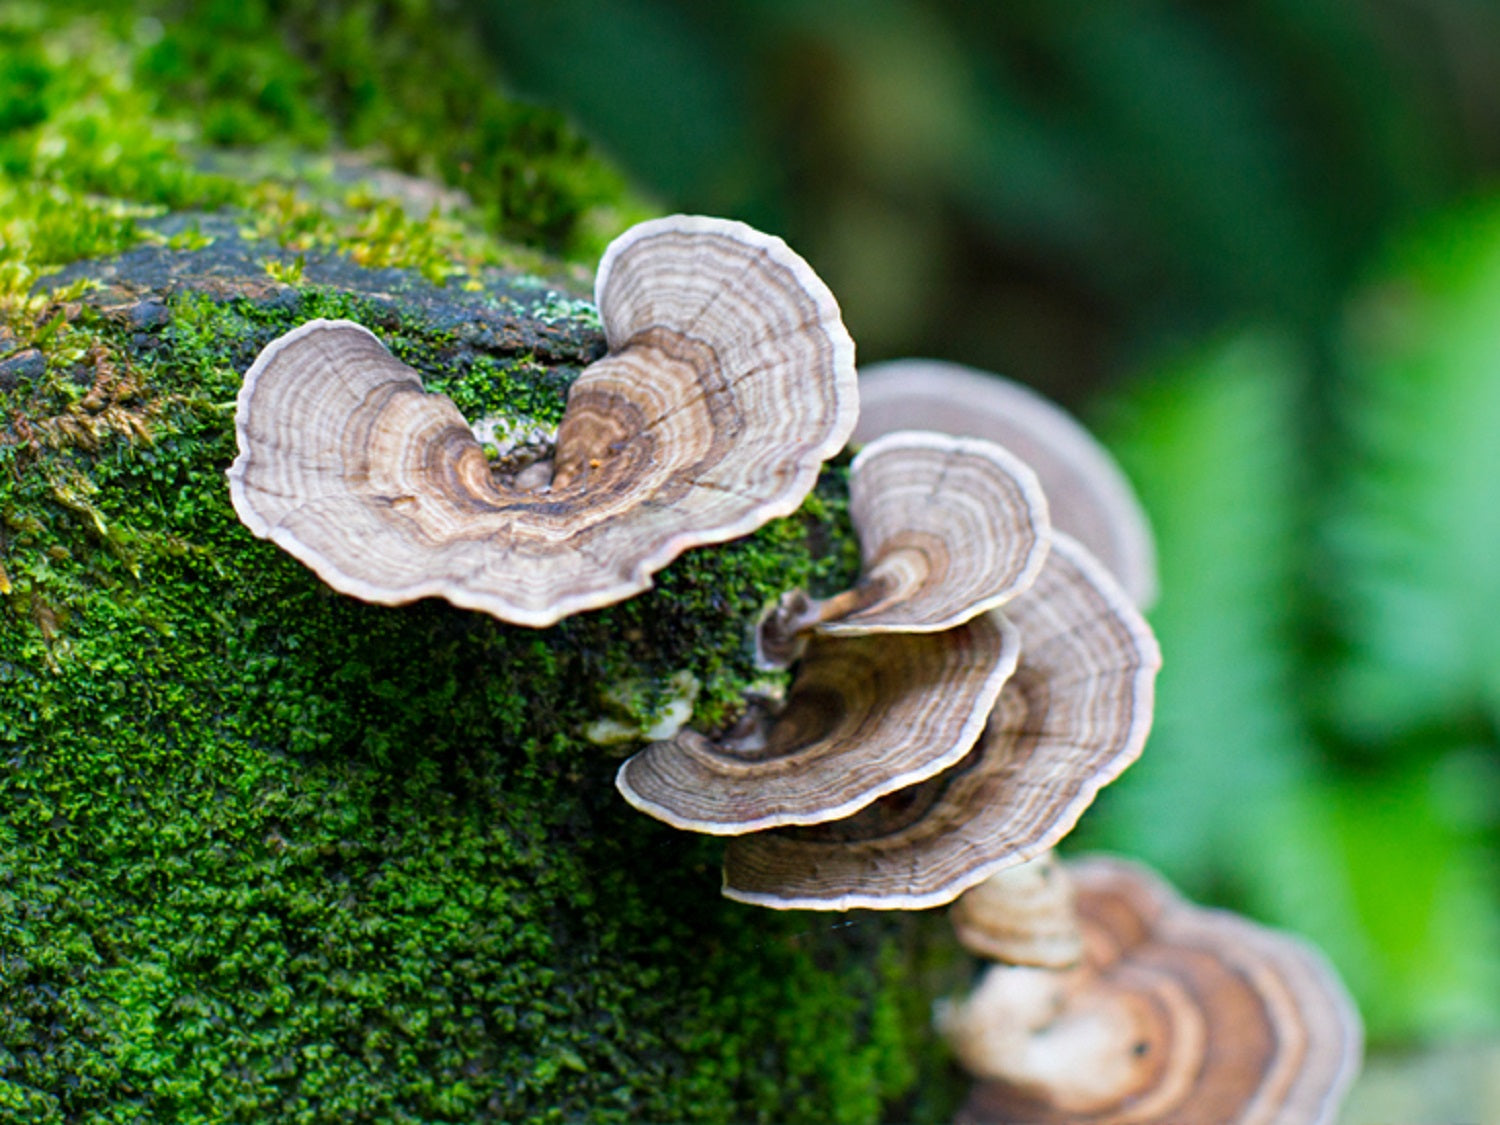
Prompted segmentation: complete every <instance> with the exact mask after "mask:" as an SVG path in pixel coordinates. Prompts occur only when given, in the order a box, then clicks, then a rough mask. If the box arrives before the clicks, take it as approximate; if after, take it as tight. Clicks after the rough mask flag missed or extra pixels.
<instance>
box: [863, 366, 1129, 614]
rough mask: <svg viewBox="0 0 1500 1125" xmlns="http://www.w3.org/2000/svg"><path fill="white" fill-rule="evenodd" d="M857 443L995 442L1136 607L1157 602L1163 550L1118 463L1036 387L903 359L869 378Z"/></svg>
mask: <svg viewBox="0 0 1500 1125" xmlns="http://www.w3.org/2000/svg"><path fill="white" fill-rule="evenodd" d="M859 393H860V418H859V425H858V426H857V427H856V428H855V431H854V440H855V441H856V442H866V441H873V440H874V439H876V438H878V437H880V436H881V435H882V434H886V433H890V432H892V431H894V430H909V429H929V430H938V431H941V432H943V433H950V434H963V435H966V436H970V437H979V438H988V439H989V440H990V441H994V442H998V443H999V444H1001V445H1003V446H1005V447H1006V448H1007V449H1009V450H1010V451H1011V452H1012V453H1014V454H1015V455H1016V456H1018V457H1020V458H1021V459H1022V460H1023V461H1025V462H1026V463H1027V464H1029V465H1030V466H1031V467H1032V468H1033V469H1035V470H1036V474H1037V476H1038V477H1039V478H1041V482H1042V488H1043V489H1044V490H1045V491H1046V493H1047V499H1048V501H1049V502H1050V503H1051V506H1052V522H1053V523H1054V524H1055V525H1056V526H1057V527H1058V529H1059V530H1061V531H1064V532H1066V533H1067V534H1069V535H1071V536H1073V538H1075V539H1077V540H1078V541H1079V542H1080V543H1082V544H1083V545H1084V546H1085V547H1087V548H1088V549H1089V550H1090V551H1092V552H1093V553H1094V556H1095V557H1096V558H1098V559H1099V561H1100V562H1102V563H1103V564H1104V565H1105V566H1106V567H1107V568H1108V569H1109V570H1110V571H1111V572H1112V573H1113V574H1114V576H1115V577H1116V578H1118V579H1119V580H1120V585H1122V586H1123V587H1124V588H1125V591H1126V593H1128V594H1129V595H1130V596H1131V598H1132V599H1134V601H1135V603H1136V605H1138V606H1141V607H1142V608H1147V607H1149V606H1150V605H1151V604H1152V603H1153V602H1154V601H1155V600H1156V590H1157V580H1156V545H1155V541H1154V539H1153V537H1152V534H1151V525H1150V522H1149V521H1148V520H1147V518H1146V513H1145V511H1144V510H1143V509H1142V507H1141V504H1140V501H1139V500H1138V499H1137V498H1136V495H1135V491H1134V490H1133V489H1132V488H1131V486H1130V482H1129V481H1128V480H1126V479H1125V475H1124V474H1123V473H1122V472H1121V471H1120V468H1119V466H1118V465H1117V464H1116V463H1115V460H1114V458H1113V457H1111V456H1110V454H1109V453H1108V452H1107V451H1106V450H1105V449H1104V447H1103V446H1102V445H1100V444H1099V442H1098V441H1097V440H1095V438H1094V437H1093V436H1092V435H1091V434H1090V433H1089V432H1088V431H1087V430H1086V429H1084V428H1083V427H1082V426H1081V425H1079V424H1078V422H1077V421H1076V420H1075V419H1074V418H1073V417H1072V416H1071V415H1069V414H1068V413H1066V412H1065V411H1064V410H1062V409H1061V408H1060V407H1058V406H1057V405H1055V404H1054V403H1052V402H1049V401H1048V400H1047V399H1045V398H1043V397H1042V396H1041V395H1039V394H1037V393H1036V392H1035V391H1033V390H1031V389H1030V388H1028V387H1025V386H1022V385H1021V384H1020V383H1016V382H1013V381H1011V380H1009V379H1004V378H1001V377H1000V376H999V375H992V374H990V373H988V372H985V371H976V370H974V369H973V368H970V367H963V366H960V365H959V364H956V363H944V362H941V361H939V360H930V359H903V360H894V361H891V362H888V363H877V364H873V365H871V366H869V367H865V368H862V369H861V370H860V379H859Z"/></svg>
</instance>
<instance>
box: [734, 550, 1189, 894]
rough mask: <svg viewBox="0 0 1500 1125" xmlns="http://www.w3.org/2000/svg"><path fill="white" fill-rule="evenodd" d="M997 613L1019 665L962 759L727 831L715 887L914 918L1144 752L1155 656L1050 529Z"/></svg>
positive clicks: (1046, 843) (1035, 846)
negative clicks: (925, 776) (845, 800)
mask: <svg viewBox="0 0 1500 1125" xmlns="http://www.w3.org/2000/svg"><path fill="white" fill-rule="evenodd" d="M1005 616H1006V617H1007V618H1009V619H1010V620H1011V621H1012V622H1013V623H1014V625H1015V626H1016V628H1017V629H1018V630H1019V631H1020V634H1021V658H1020V662H1019V664H1018V666H1017V668H1016V672H1015V674H1014V675H1013V676H1012V677H1011V678H1010V680H1009V681H1008V682H1007V683H1006V685H1005V687H1004V688H1003V689H1002V690H1001V692H1000V698H999V701H998V702H997V704H996V706H995V709H994V711H993V713H992V714H991V716H990V719H989V723H988V725H987V726H986V728H985V732H984V734H983V735H982V736H981V737H980V739H979V742H978V743H977V744H976V745H975V747H974V749H973V750H971V751H970V752H969V753H968V754H967V755H965V756H964V758H963V759H961V760H960V761H959V762H958V763H957V764H956V765H953V766H951V767H949V768H948V769H947V770H945V771H943V772H942V773H940V774H938V775H937V776H935V777H933V778H931V779H929V780H927V781H924V782H920V783H918V784H916V785H912V786H908V787H907V788H905V789H901V790H897V791H896V792H894V793H891V794H889V795H888V796H886V797H883V798H881V799H880V800H878V801H876V802H874V803H873V804H871V805H869V806H867V807H866V808H864V809H862V810H861V811H860V812H858V813H855V814H854V815H853V816H852V817H848V818H845V819H844V820H839V821H831V822H828V823H826V824H818V825H812V826H808V827H798V828H783V829H776V830H774V831H770V832H760V833H756V834H754V835H751V836H740V837H736V838H735V839H733V840H731V841H730V842H729V845H728V847H727V848H726V850H725V856H724V893H725V894H726V895H727V896H728V897H730V898H732V899H738V900H740V901H742V902H749V903H756V904H758V905H762V906H770V907H776V908H780V909H799V908H800V909H813V910H849V909H852V908H855V907H871V908H875V909H886V910H889V909H907V910H919V909H923V908H926V907H931V906H941V905H943V904H945V903H948V902H951V901H952V900H953V899H954V898H955V897H957V896H958V895H959V894H961V893H962V892H963V891H965V890H967V889H968V888H969V887H971V886H974V885H976V884H977V883H980V882H982V881H983V880H984V879H986V878H988V877H989V876H990V875H993V874H994V873H996V872H997V871H1001V870H1003V869H1005V868H1007V867H1012V866H1014V865H1016V864H1018V863H1022V862H1024V861H1026V860H1028V859H1031V858H1033V857H1035V856H1037V855H1039V854H1041V853H1042V852H1043V851H1045V850H1047V849H1048V848H1050V847H1051V846H1052V845H1053V844H1055V843H1056V842H1057V841H1058V840H1059V839H1061V838H1062V837H1063V836H1064V835H1066V834H1067V833H1068V832H1069V831H1070V830H1071V829H1072V827H1073V825H1074V824H1075V823H1077V820H1078V818H1079V816H1081V815H1082V813H1083V811H1084V809H1086V808H1087V807H1088V805H1089V804H1090V803H1091V802H1092V801H1093V799H1094V796H1095V794H1096V793H1098V791H1099V789H1100V788H1101V787H1103V786H1104V785H1105V784H1107V783H1108V782H1110V781H1112V780H1113V779H1114V778H1115V777H1116V776H1117V775H1118V774H1119V773H1120V771H1121V770H1123V769H1124V768H1125V767H1126V766H1127V765H1129V764H1130V763H1131V762H1132V761H1134V760H1135V758H1136V756H1137V755H1138V754H1139V753H1140V750H1141V746H1142V744H1143V743H1144V742H1145V739H1146V733H1147V731H1148V730H1149V728H1150V725H1151V707H1152V699H1153V692H1154V685H1155V680H1156V670H1157V668H1158V667H1159V665H1160V663H1161V656H1160V652H1159V650H1158V649H1157V645H1156V639H1155V637H1154V636H1153V635H1152V633H1151V630H1150V628H1149V627H1148V626H1147V625H1146V623H1145V621H1144V620H1143V619H1142V618H1141V615H1140V612H1139V611H1138V610H1137V609H1136V608H1135V606H1134V604H1133V603H1132V602H1131V600H1130V599H1129V597H1127V596H1126V594H1125V592H1124V591H1123V590H1121V589H1120V587H1119V584H1118V583H1117V582H1115V580H1114V579H1113V578H1112V577H1111V576H1110V575H1109V573H1108V572H1107V571H1106V570H1105V569H1104V568H1103V567H1102V566H1101V565H1100V564H1099V563H1098V562H1096V561H1095V560H1094V559H1093V557H1092V556H1091V555H1090V554H1089V553H1088V552H1087V551H1086V550H1084V549H1083V548H1082V547H1081V546H1079V545H1078V544H1077V543H1076V542H1075V541H1073V540H1072V539H1070V538H1069V537H1068V536H1066V535H1062V534H1057V535H1056V536H1055V538H1054V541H1053V544H1052V550H1051V552H1050V553H1049V554H1048V556H1047V563H1046V565H1045V566H1044V567H1043V568H1042V572H1041V574H1040V575H1038V577H1037V580H1036V582H1035V584H1034V585H1033V586H1032V587H1031V589H1030V590H1028V591H1027V592H1026V593H1025V594H1023V595H1021V596H1020V597H1018V598H1016V599H1015V600H1014V601H1012V602H1011V603H1010V604H1009V605H1008V606H1007V607H1006V609H1005Z"/></svg>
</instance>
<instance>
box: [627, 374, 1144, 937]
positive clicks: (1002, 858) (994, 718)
mask: <svg viewBox="0 0 1500 1125" xmlns="http://www.w3.org/2000/svg"><path fill="white" fill-rule="evenodd" d="M918 390H919V392H920V391H922V390H923V388H922V387H921V386H920V384H919V385H918ZM895 397H896V396H895V392H894V391H892V392H891V393H890V394H888V395H887V401H890V402H894V400H895ZM1058 413H1059V416H1060V417H1065V416H1062V415H1061V414H1060V412H1058ZM910 416H911V417H916V418H917V419H918V420H921V418H922V415H921V411H920V410H914V411H912V412H911V415H910ZM887 417H888V418H889V419H891V420H893V421H894V423H895V424H896V425H897V426H899V424H900V420H903V419H906V418H907V417H908V413H907V412H906V411H904V410H902V409H900V408H899V407H893V408H892V409H891V410H889V412H888V414H887ZM879 422H880V419H878V418H877V420H876V424H875V425H872V426H867V427H866V429H865V431H864V432H865V434H866V436H868V437H870V438H871V439H872V440H870V442H869V444H867V445H866V446H865V447H864V449H863V450H862V451H861V452H860V454H859V455H858V456H857V457H856V458H855V460H854V462H853V464H852V466H851V469H850V481H849V487H850V498H851V512H852V515H853V519H854V526H855V531H856V533H857V535H858V536H859V540H860V548H861V556H862V560H863V572H862V575H861V577H860V580H859V582H858V583H857V584H856V586H855V587H854V588H853V589H851V590H848V591H844V592H842V593H839V594H835V595H834V596H832V597H830V598H826V599H822V600H814V599H812V598H810V597H808V596H807V595H806V594H804V593H803V592H801V591H791V592H789V593H788V594H787V595H786V596H785V597H784V598H783V599H782V601H781V603H780V604H779V605H778V606H776V607H775V609H774V610H773V611H772V612H771V613H770V614H769V615H768V617H767V619H766V621H765V622H764V623H763V625H762V628H761V630H760V636H759V638H758V640H759V648H760V651H761V653H762V654H763V656H765V657H767V658H768V659H771V660H777V659H779V660H782V661H793V660H796V661H797V663H796V664H795V676H794V679H793V681H792V686H791V690H790V694H789V698H788V701H787V704H786V705H785V706H784V707H783V708H782V709H781V711H780V712H779V713H777V714H775V715H773V716H771V717H770V718H769V719H768V720H767V721H766V723H765V724H764V725H763V726H762V727H761V728H759V729H756V730H753V731H752V732H751V734H750V735H749V736H748V737H746V736H744V735H742V734H741V733H740V732H736V735H735V736H734V737H723V738H720V739H717V740H711V739H709V738H706V737H705V736H703V735H701V734H699V733H697V732H694V731H690V730H688V731H682V732H680V733H679V734H678V735H677V736H676V737H675V738H673V739H670V740H666V741H663V742H658V743H655V744H653V745H651V746H649V747H647V748H646V749H645V750H644V751H642V752H641V753H640V754H638V755H636V756H635V757H634V758H632V759H631V760H630V761H628V762H626V763H625V765H624V766H622V767H621V769H620V772H619V776H618V785H619V788H620V790H621V792H622V793H624V795H625V797H626V799H627V800H629V801H630V802H631V803H632V804H634V805H636V807H638V808H640V809H642V810H643V811H645V812H648V813H650V814H651V815H653V816H657V817H659V818H660V819H662V820H665V821H667V822H668V823H670V824H673V825H675V826H677V827H680V828H687V829H692V830H695V831H700V832H711V833H715V834H721V835H728V836H732V837H733V838H732V839H731V840H730V841H729V842H728V844H727V846H726V848H725V856H724V893H725V894H726V895H727V896H729V897H730V898H733V899H737V900H740V901H743V902H749V903H755V904H758V905H763V906H769V907H775V908H781V909H792V908H798V909H816V910H849V909H853V908H857V907H869V908H874V909H921V908H924V907H932V906H939V905H942V904H944V903H947V902H951V901H952V900H953V899H954V898H955V897H956V896H958V895H960V894H961V893H963V892H964V891H965V890H967V889H968V888H970V887H972V886H975V885H976V884H979V883H982V882H983V881H984V880H986V879H988V878H989V877H990V876H992V875H994V874H995V873H996V872H1000V871H1003V870H1005V869H1006V868H1009V867H1013V866H1015V865H1018V864H1022V863H1024V862H1025V861H1026V860H1028V859H1031V858H1032V857H1034V856H1036V855H1038V854H1040V853H1043V852H1045V851H1046V850H1047V849H1048V848H1050V847H1051V846H1052V845H1053V844H1055V843H1056V842H1057V841H1058V840H1059V839H1061V838H1062V837H1063V836H1064V835H1066V834H1067V833H1068V832H1069V831H1070V830H1071V829H1072V827H1073V825H1074V824H1075V823H1076V822H1077V820H1078V818H1079V816H1080V815H1081V814H1082V813H1083V811H1084V809H1085V808H1087V806H1088V805H1089V803H1090V802H1091V801H1092V800H1093V798H1094V796H1095V794H1096V793H1097V792H1098V790H1099V789H1100V788H1101V787H1102V786H1103V785H1105V784H1107V783H1108V782H1109V781H1111V780H1112V779H1113V778H1114V777H1116V776H1117V775H1118V774H1119V773H1120V771H1121V770H1123V769H1124V768H1125V766H1127V765H1128V764H1129V763H1130V762H1131V761H1133V760H1134V759H1135V757H1136V755H1138V754H1139V752H1140V750H1141V747H1142V745H1143V743H1144V741H1145V738H1146V733H1147V730H1148V729H1149V727H1150V721H1151V711H1152V698H1153V690H1154V682H1155V675H1156V670H1157V667H1158V666H1159V664H1160V654H1159V652H1158V650H1157V646H1156V642H1155V639H1154V637H1153V636H1152V634H1151V631H1150V628H1149V627H1148V626H1147V625H1146V623H1145V621H1144V619H1143V618H1142V617H1141V615H1140V612H1139V610H1138V608H1137V607H1136V605H1135V603H1134V602H1133V601H1132V599H1131V597H1130V596H1129V595H1128V594H1127V593H1126V592H1125V591H1124V590H1122V589H1121V587H1120V585H1119V584H1118V583H1117V582H1116V581H1115V579H1114V578H1113V577H1112V576H1111V575H1110V573H1109V572H1108V571H1107V570H1106V569H1105V567H1104V566H1103V565H1101V564H1100V563H1099V562H1097V561H1096V560H1095V559H1094V558H1093V556H1092V555H1091V554H1090V552H1089V551H1088V550H1087V549H1085V548H1084V547H1083V546H1082V545H1081V544H1079V543H1078V542H1077V541H1076V540H1075V539H1073V538H1072V537H1070V536H1069V535H1067V534H1065V533H1063V532H1061V531H1058V530H1055V529H1054V527H1053V515H1052V513H1053V512H1057V511H1059V509H1057V508H1056V507H1055V506H1054V505H1051V504H1050V495H1049V494H1048V493H1047V484H1046V481H1045V480H1039V479H1038V475H1037V474H1036V473H1034V472H1033V471H1032V469H1031V468H1030V467H1029V466H1028V465H1027V464H1026V463H1025V462H1023V461H1021V460H1020V459H1019V458H1017V457H1016V456H1015V455H1014V454H1012V453H1010V452H1009V451H1007V450H1006V449H1005V448H1004V447H1002V446H1000V445H998V444H996V443H995V442H993V441H991V440H987V439H986V438H983V437H979V438H971V437H962V436H955V435H949V434H939V433H934V432H930V431H909V430H905V429H900V428H895V429H892V430H890V431H889V432H876V431H878V426H879ZM1067 425H1068V426H1071V427H1072V429H1073V430H1077V431H1078V432H1079V433H1082V431H1081V429H1079V428H1078V427H1077V426H1076V423H1071V422H1069V423H1067ZM1049 432H1050V431H1046V430H1043V432H1042V436H1041V438H1039V439H1038V442H1045V441H1046V438H1047V434H1048V433H1049ZM1071 436H1072V435H1071V432H1070V437H1071ZM1085 436H1086V435H1085ZM1089 440H1092V439H1089ZM1097 457H1098V459H1099V460H1101V461H1102V462H1104V463H1108V461H1107V457H1106V455H1104V454H1103V453H1102V451H1099V452H1098V454H1097ZM1059 459H1062V460H1065V458H1061V456H1060V455H1059ZM1083 479H1084V480H1085V481H1088V480H1089V479H1090V477H1089V475H1088V473H1087V472H1085V473H1084V474H1083ZM1076 491H1077V489H1074V488H1068V489H1065V490H1064V500H1065V502H1071V498H1072V497H1073V496H1074V494H1075V492H1076ZM1090 495H1091V496H1092V493H1090ZM1060 511H1061V514H1062V516H1063V518H1064V519H1068V520H1076V519H1077V518H1078V516H1077V513H1076V512H1073V511H1072V510H1071V509H1069V508H1066V507H1064V508H1062V509H1060ZM1138 512H1139V510H1138V508H1134V507H1130V508H1126V509H1125V514H1124V515H1123V516H1113V515H1112V516H1111V517H1110V518H1118V519H1124V520H1127V521H1128V520H1137V521H1139V518H1140V517H1139V514H1138ZM1140 526H1141V527H1142V528H1143V527H1144V524H1143V523H1142V524H1140ZM985 633H990V634H994V635H996V636H998V637H999V638H1001V643H999V644H998V645H992V646H991V647H992V648H993V649H994V655H991V656H985V657H983V658H982V659H979V658H977V656H978V652H977V649H979V648H982V647H983V646H977V645H976V639H977V637H979V636H982V635H983V634H985ZM1007 638H1008V639H1007ZM924 652H925V653H929V654H930V657H928V659H930V661H931V664H930V667H931V668H932V669H933V670H932V671H931V672H927V673H924V674H923V675H922V676H913V675H906V676H904V677H903V676H902V674H901V673H899V672H898V671H897V670H898V669H909V668H911V667H912V665H911V664H910V661H911V660H912V659H913V656H914V655H915V654H918V653H924ZM945 652H946V653H949V654H950V655H949V656H948V657H947V658H946V659H940V658H939V657H940V654H942V653H945ZM908 654H911V655H908ZM799 657H800V659H798V658H799ZM961 658H962V659H961ZM960 663H967V664H968V665H969V671H968V672H967V673H966V675H967V677H968V678H967V679H955V678H949V677H948V676H946V675H944V674H941V673H939V672H938V671H937V669H939V668H944V669H947V668H953V669H954V670H955V671H957V670H958V667H959V664H960ZM924 681H925V682H924ZM976 685H978V686H977V687H976Z"/></svg>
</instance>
